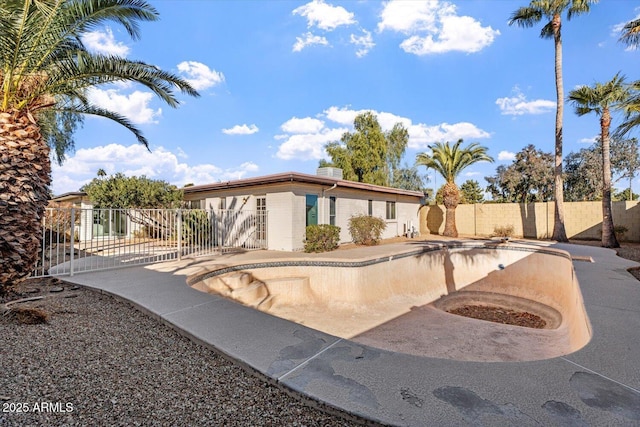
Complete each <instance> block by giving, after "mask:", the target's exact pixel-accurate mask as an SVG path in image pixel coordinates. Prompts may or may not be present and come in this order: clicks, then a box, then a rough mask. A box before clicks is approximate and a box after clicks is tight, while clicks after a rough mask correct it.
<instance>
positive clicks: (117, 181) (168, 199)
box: [80, 172, 182, 209]
mask: <svg viewBox="0 0 640 427" xmlns="http://www.w3.org/2000/svg"><path fill="white" fill-rule="evenodd" d="M80 190H81V191H84V192H85V193H87V196H88V197H89V200H91V203H92V204H93V206H94V207H95V208H102V209H106V208H113V209H173V208H178V207H180V204H181V203H182V191H181V190H179V189H178V188H177V187H176V186H175V185H171V184H169V183H168V182H165V181H162V180H155V179H149V178H147V177H146V176H144V175H143V176H141V177H137V176H132V177H127V176H125V175H124V174H123V173H120V172H118V173H116V174H115V175H111V176H109V177H104V176H100V175H99V177H98V178H94V179H93V180H91V182H90V183H88V184H86V185H84V186H83V187H82V188H81V189H80Z"/></svg>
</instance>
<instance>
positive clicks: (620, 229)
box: [613, 225, 629, 242]
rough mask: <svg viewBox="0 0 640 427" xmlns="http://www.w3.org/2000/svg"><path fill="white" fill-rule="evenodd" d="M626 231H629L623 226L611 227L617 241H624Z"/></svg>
mask: <svg viewBox="0 0 640 427" xmlns="http://www.w3.org/2000/svg"><path fill="white" fill-rule="evenodd" d="M627 231H629V229H628V228H627V227H625V226H624V225H614V226H613V232H614V233H615V235H616V239H617V240H618V241H621V242H622V241H624V239H625V234H626V233H627Z"/></svg>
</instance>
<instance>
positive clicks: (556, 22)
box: [509, 0, 598, 242]
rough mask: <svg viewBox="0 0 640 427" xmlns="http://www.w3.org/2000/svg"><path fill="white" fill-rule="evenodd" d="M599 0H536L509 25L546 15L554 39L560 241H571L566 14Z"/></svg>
mask: <svg viewBox="0 0 640 427" xmlns="http://www.w3.org/2000/svg"><path fill="white" fill-rule="evenodd" d="M597 1H598V0H532V1H531V2H530V3H529V6H524V7H521V8H519V9H518V10H516V11H515V12H513V14H512V15H511V17H510V19H509V25H513V24H517V25H518V26H520V27H524V28H531V27H533V26H534V25H535V24H537V23H539V22H540V21H542V20H543V19H544V20H545V21H546V24H545V25H544V26H543V27H542V31H541V32H540V37H542V38H544V39H553V41H554V47H555V75H556V102H557V103H556V129H555V167H554V199H555V214H554V222H553V235H552V238H553V239H554V240H557V241H559V242H567V241H569V239H568V238H567V233H566V230H565V226H564V203H563V202H564V197H563V183H562V121H563V115H564V88H563V80H562V32H561V29H562V14H563V13H565V12H566V14H567V19H568V20H570V19H571V18H572V17H573V16H576V15H579V14H583V13H588V12H589V9H590V6H591V4H594V3H597Z"/></svg>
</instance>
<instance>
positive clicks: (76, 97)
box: [0, 0, 198, 292]
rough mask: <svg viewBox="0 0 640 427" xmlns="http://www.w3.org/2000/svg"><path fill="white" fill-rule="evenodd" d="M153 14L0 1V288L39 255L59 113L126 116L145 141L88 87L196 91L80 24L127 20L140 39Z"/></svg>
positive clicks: (166, 93) (78, 3) (127, 4)
mask: <svg viewBox="0 0 640 427" xmlns="http://www.w3.org/2000/svg"><path fill="white" fill-rule="evenodd" d="M157 18H158V13H157V11H156V10H155V9H154V8H153V7H152V6H151V5H149V4H148V3H147V2H146V1H144V0H9V1H3V2H2V4H1V5H0V90H1V91H0V292H2V291H3V290H6V288H7V287H8V286H10V285H12V284H15V283H17V282H19V281H21V280H23V279H24V278H25V277H27V276H28V274H29V273H30V272H31V269H32V267H33V266H34V265H35V261H36V259H37V252H38V247H39V245H40V238H39V236H40V235H41V231H40V220H41V217H42V215H43V213H44V208H45V205H46V204H47V200H48V197H49V191H48V187H49V184H50V181H51V177H50V170H51V159H50V147H49V143H50V142H53V143H54V144H55V143H56V142H60V141H62V142H64V139H65V138H57V137H56V136H53V135H52V134H51V132H53V131H54V128H55V126H54V125H53V124H55V123H62V122H63V121H64V120H62V121H61V120H60V119H61V118H62V117H63V116H64V115H71V117H72V120H71V121H72V122H73V121H74V120H73V117H77V116H79V115H81V114H92V115H98V116H102V117H106V118H109V119H111V120H114V121H115V122H117V123H119V124H121V125H123V126H125V127H126V128H128V129H129V130H131V131H132V132H133V133H134V135H135V136H136V138H137V139H138V141H139V142H141V143H142V144H144V145H145V146H148V142H147V140H146V139H145V138H144V137H143V135H142V134H141V132H140V131H139V130H138V129H137V128H136V127H135V126H134V125H133V124H132V123H131V122H130V121H129V120H127V119H126V118H125V117H124V116H122V115H120V114H118V113H116V112H113V111H109V110H106V109H104V108H101V107H99V106H97V105H94V104H92V103H91V100H90V99H89V97H88V95H87V90H88V89H89V88H91V87H95V86H97V85H101V84H109V83H114V82H119V81H130V82H137V83H140V84H142V85H144V86H146V87H147V88H149V89H150V90H151V91H153V92H154V93H155V94H156V95H157V96H158V97H159V98H160V99H162V100H163V101H165V102H166V103H167V104H168V105H169V106H171V107H176V106H178V104H179V102H178V100H177V98H176V96H175V94H174V91H175V90H176V89H178V90H180V91H182V92H183V93H186V94H188V95H193V96H197V95H198V93H197V92H196V91H195V89H194V88H193V87H192V86H190V85H189V83H187V82H186V81H185V80H183V79H181V78H180V77H178V76H176V75H173V74H170V73H167V72H165V71H162V70H160V69H159V68H157V67H155V66H153V65H149V64H145V63H144V62H140V61H131V60H127V59H125V58H120V57H118V56H113V55H108V56H107V55H101V54H96V53H93V52H89V51H88V50H87V48H86V46H85V45H84V44H83V42H82V36H83V34H85V33H87V32H88V31H91V30H93V29H95V28H98V27H100V26H102V25H106V24H109V23H115V24H120V25H122V26H123V27H124V29H125V30H126V31H127V33H128V34H129V35H130V36H131V37H132V38H133V39H137V38H138V37H139V22H142V21H154V20H156V19H157ZM70 129H71V130H72V129H73V126H71V128H67V129H66V130H67V131H69V130H70ZM58 130H60V129H58ZM64 131H65V130H62V131H61V132H64ZM67 142H68V140H67ZM57 148H58V147H54V149H55V150H54V152H55V153H56V155H57V156H58V158H60V157H59V154H60V152H59V150H57Z"/></svg>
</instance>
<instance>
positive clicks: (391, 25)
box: [52, 0, 640, 194]
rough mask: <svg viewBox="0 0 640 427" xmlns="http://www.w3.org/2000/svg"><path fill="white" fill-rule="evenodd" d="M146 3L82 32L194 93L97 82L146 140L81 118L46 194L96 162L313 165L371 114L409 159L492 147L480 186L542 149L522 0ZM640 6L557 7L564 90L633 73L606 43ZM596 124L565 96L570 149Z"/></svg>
mask: <svg viewBox="0 0 640 427" xmlns="http://www.w3.org/2000/svg"><path fill="white" fill-rule="evenodd" d="M151 3H152V4H153V5H154V6H155V7H156V8H157V10H158V12H159V13H160V20H159V21H156V22H151V23H145V24H143V26H142V39H141V40H137V41H132V40H131V39H129V38H128V36H127V34H126V33H125V32H124V31H123V30H122V28H120V27H117V26H114V27H110V28H107V27H105V28H101V29H97V30H96V31H95V32H93V33H91V34H88V35H87V37H86V38H85V39H84V41H85V43H86V44H87V45H88V46H89V47H90V49H93V50H95V51H99V52H103V53H114V54H118V55H121V56H125V57H127V58H129V59H135V60H142V61H144V62H147V63H150V64H154V65H157V66H159V67H160V68H162V69H165V70H169V71H171V72H174V73H176V74H179V75H181V76H182V77H184V78H186V79H188V80H189V81H190V82H191V83H192V84H193V86H195V87H196V88H197V89H198V90H199V91H200V93H201V95H202V96H201V97H200V98H188V97H186V96H182V95H179V98H180V100H181V102H182V105H181V106H180V107H179V108H178V109H172V108H170V107H168V106H166V105H164V104H163V103H162V102H161V101H160V100H159V99H157V98H154V96H153V95H152V94H151V92H149V91H148V90H147V89H146V88H144V87H141V86H135V85H115V86H109V87H100V88H97V89H95V90H93V91H92V93H91V94H90V96H91V99H92V100H93V101H94V102H95V103H97V104H99V105H101V106H104V107H107V108H110V109H112V110H114V111H118V112H120V113H122V114H125V115H126V116H127V117H129V118H130V119H131V120H132V121H133V122H134V123H136V124H137V126H138V127H139V128H140V129H141V130H142V131H143V133H144V135H145V136H146V137H147V138H148V139H149V141H150V148H151V152H148V151H147V150H146V149H145V148H144V147H142V146H141V145H139V144H138V143H137V142H136V139H135V137H134V136H133V134H131V133H130V132H129V131H127V130H126V129H124V128H122V127H121V126H119V125H118V124H116V123H114V122H111V121H108V120H106V119H102V118H95V117H87V118H86V119H85V123H84V127H83V128H82V129H81V130H79V131H78V132H77V133H76V135H75V141H76V151H75V153H70V154H69V156H68V160H67V161H66V162H65V163H64V164H63V166H62V167H58V166H54V167H53V172H52V176H53V182H52V191H53V193H54V194H62V193H65V192H69V191H76V190H77V189H78V188H79V187H81V186H82V185H83V184H85V183H86V182H88V181H90V180H91V179H92V178H94V177H95V176H96V172H97V170H98V169H99V168H102V169H104V170H105V171H106V172H107V173H108V174H112V173H116V172H123V173H125V174H126V175H138V176H139V175H146V176H147V177H149V178H153V179H162V180H165V181H168V182H170V183H172V184H176V185H178V186H182V185H184V184H187V183H194V184H206V183H211V182H218V181H228V180H232V179H238V178H248V177H254V176H260V175H267V174H272V173H279V172H286V171H296V172H303V173H311V174H313V173H315V171H316V168H317V166H318V162H319V160H320V159H321V158H325V156H326V153H325V151H324V149H323V146H324V145H325V144H326V143H328V142H331V141H337V140H339V139H340V136H341V135H342V133H344V132H346V131H350V130H351V129H352V123H353V118H354V117H355V115H356V114H358V112H361V111H367V110H370V111H373V112H375V113H376V114H377V115H378V119H379V121H380V123H381V125H382V126H383V128H385V129H390V128H391V127H392V126H393V125H394V123H396V122H401V123H403V124H404V125H405V127H407V129H408V130H409V135H410V139H409V147H408V149H407V151H406V154H405V162H406V163H407V164H409V165H411V164H413V162H414V160H415V156H416V154H417V153H419V152H423V151H427V152H429V151H428V147H427V146H428V145H429V144H432V143H434V142H438V141H456V140H457V139H458V138H464V140H465V142H467V143H470V142H478V143H480V144H482V145H484V146H486V147H488V148H489V154H490V155H492V156H493V157H494V158H495V163H492V164H491V163H479V164H476V165H473V166H471V167H470V168H469V169H467V170H465V172H463V175H462V176H461V177H460V178H459V180H458V181H459V183H461V182H463V181H465V180H467V179H475V180H477V181H479V183H480V185H481V186H483V187H484V186H486V181H485V180H484V177H485V176H490V175H493V174H495V169H496V167H497V166H498V165H500V164H510V163H511V161H512V160H513V155H514V154H515V153H516V152H518V151H520V150H521V149H522V148H523V147H525V146H526V145H528V144H534V145H535V146H537V147H538V148H540V149H543V150H545V151H547V152H552V151H553V146H554V121H555V83H554V81H555V80H554V72H553V66H554V62H553V61H554V57H553V55H554V49H553V41H552V40H546V39H541V38H540V37H539V34H540V29H541V25H537V26H535V27H533V28H530V29H522V28H519V27H517V26H513V27H510V26H509V25H508V23H507V21H508V19H509V16H510V15H511V13H512V12H513V11H515V10H516V9H517V8H519V7H521V6H524V5H527V4H528V1H526V0H518V1H510V0H456V1H440V0H432V1H424V2H423V1H418V0H412V1H390V2H380V1H354V0H352V1H338V0H326V1H321V0H313V1H310V2H305V1H283V0H280V1H275V0H274V1H267V0H261V1H249V0H243V1H231V0H229V1H224V0H218V1H189V0H179V1H177V0H176V1H172V0H162V1H155V2H153V1H152V2H151ZM639 16H640V0H639V1H632V0H603V1H601V2H600V3H598V4H596V5H594V6H593V7H592V11H591V13H590V14H588V15H582V16H578V17H576V18H574V19H572V20H571V21H566V19H565V21H564V22H563V43H564V45H563V47H564V50H563V56H564V87H565V96H566V94H567V93H568V92H569V91H570V90H571V89H573V88H575V87H577V86H579V85H583V84H587V85H592V84H593V83H595V82H604V81H608V80H610V79H611V78H612V77H613V76H614V74H615V73H616V72H618V71H622V73H623V74H625V75H626V76H627V78H628V79H629V80H637V79H640V75H638V65H639V64H640V52H639V51H637V50H630V49H628V48H626V47H625V46H624V45H623V44H621V43H619V42H618V41H617V40H618V37H619V29H620V26H621V25H623V24H624V23H625V22H627V21H629V20H631V19H637V18H638V17H639ZM598 133H599V122H598V119H597V117H596V116H584V117H577V116H576V115H575V114H574V113H573V110H572V109H571V107H570V105H568V104H566V106H565V121H564V152H565V155H566V154H567V153H569V152H571V151H577V150H579V149H580V148H584V147H587V146H588V145H589V144H591V143H592V142H593V141H594V138H595V137H596V136H597V134H598ZM421 173H423V174H427V171H426V169H424V167H421ZM428 175H429V177H430V178H431V181H433V176H434V175H433V172H430V173H429V174H428ZM441 183H442V178H441V177H437V184H438V186H439V185H440V184H441ZM638 184H640V183H638V182H634V190H635V191H636V192H637V188H638ZM432 185H433V182H431V183H429V184H428V186H432ZM625 185H626V183H624V184H622V183H621V186H625Z"/></svg>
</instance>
